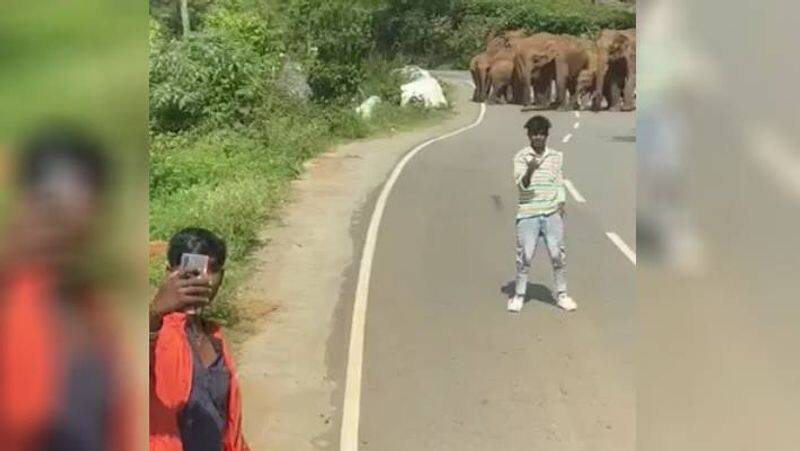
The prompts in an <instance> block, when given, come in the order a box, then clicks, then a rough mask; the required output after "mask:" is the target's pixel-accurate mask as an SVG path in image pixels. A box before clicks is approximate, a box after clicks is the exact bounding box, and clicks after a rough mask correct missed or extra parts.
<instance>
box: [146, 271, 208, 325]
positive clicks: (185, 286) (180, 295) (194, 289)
mask: <svg viewBox="0 0 800 451" xmlns="http://www.w3.org/2000/svg"><path fill="white" fill-rule="evenodd" d="M210 297H211V282H210V280H209V278H208V276H206V275H199V276H198V275H194V274H191V273H187V272H185V271H184V270H178V271H174V272H172V273H170V275H169V276H168V277H167V279H166V280H165V281H164V283H163V284H161V287H160V288H159V289H158V293H156V296H155V298H154V299H153V312H154V313H155V314H157V315H159V316H164V315H166V314H169V313H172V312H178V311H183V312H190V311H196V309H198V308H201V307H204V306H205V305H207V304H208V302H209V298H210Z"/></svg>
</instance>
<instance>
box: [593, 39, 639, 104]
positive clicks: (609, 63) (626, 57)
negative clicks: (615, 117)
mask: <svg viewBox="0 0 800 451" xmlns="http://www.w3.org/2000/svg"><path fill="white" fill-rule="evenodd" d="M635 89H636V29H633V28H632V29H628V30H603V31H601V32H600V35H599V36H598V38H597V76H596V80H595V94H594V98H593V102H592V103H593V108H594V109H600V103H601V101H602V99H603V97H605V98H606V100H607V101H608V107H609V109H610V110H612V111H619V110H621V109H626V110H629V109H633V108H635V105H634V101H633V94H634V92H635Z"/></svg>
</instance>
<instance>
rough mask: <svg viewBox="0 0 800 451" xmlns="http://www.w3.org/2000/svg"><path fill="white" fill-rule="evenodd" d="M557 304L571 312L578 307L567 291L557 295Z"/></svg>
mask: <svg viewBox="0 0 800 451" xmlns="http://www.w3.org/2000/svg"><path fill="white" fill-rule="evenodd" d="M557 304H558V306H559V307H561V308H563V309H564V310H566V311H568V312H571V311H573V310H575V309H576V308H578V304H576V303H575V301H573V300H572V298H571V297H569V295H568V294H567V293H561V294H559V295H558V302H557Z"/></svg>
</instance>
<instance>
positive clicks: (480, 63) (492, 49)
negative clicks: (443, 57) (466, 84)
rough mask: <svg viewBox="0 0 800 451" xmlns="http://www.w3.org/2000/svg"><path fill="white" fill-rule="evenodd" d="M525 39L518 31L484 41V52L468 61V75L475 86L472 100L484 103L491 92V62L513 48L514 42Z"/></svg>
mask: <svg viewBox="0 0 800 451" xmlns="http://www.w3.org/2000/svg"><path fill="white" fill-rule="evenodd" d="M524 37H525V32H523V31H520V30H513V31H505V32H503V33H501V34H500V35H498V36H489V37H488V38H487V41H486V51H484V52H483V53H480V54H478V55H476V56H475V57H474V58H472V61H470V73H471V74H472V81H473V83H474V84H475V91H474V93H473V95H472V100H473V101H475V102H483V101H485V100H486V99H487V98H488V96H489V93H490V91H491V83H490V82H489V78H488V77H489V69H490V68H491V66H492V62H493V60H494V59H495V57H496V56H497V55H498V53H500V52H504V51H506V50H508V49H509V48H513V45H514V42H515V41H517V40H519V39H522V38H524Z"/></svg>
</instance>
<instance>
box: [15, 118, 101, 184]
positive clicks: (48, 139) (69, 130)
mask: <svg viewBox="0 0 800 451" xmlns="http://www.w3.org/2000/svg"><path fill="white" fill-rule="evenodd" d="M21 150H22V154H21V155H20V159H19V171H18V174H19V175H18V177H19V183H20V185H21V186H22V187H23V188H26V189H29V188H36V187H38V186H41V185H42V184H44V183H47V182H48V178H49V177H51V176H52V174H53V171H54V170H57V168H59V167H63V166H64V165H66V166H69V168H70V170H74V171H77V173H78V174H79V175H80V177H81V180H82V181H83V182H85V183H86V184H87V185H88V186H89V187H91V188H92V190H93V191H95V192H96V193H102V192H104V191H105V190H106V187H107V184H108V180H109V163H108V161H107V159H106V153H105V151H104V149H103V146H102V145H101V144H100V143H99V142H98V141H97V140H96V139H95V138H94V137H92V136H90V135H89V134H88V133H86V132H85V131H83V130H81V129H80V128H78V127H74V126H72V125H66V124H60V125H57V126H51V127H47V128H43V129H41V130H39V131H37V132H35V133H34V134H33V136H32V137H31V138H30V139H28V140H27V141H26V142H24V143H23V145H22V148H21Z"/></svg>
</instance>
